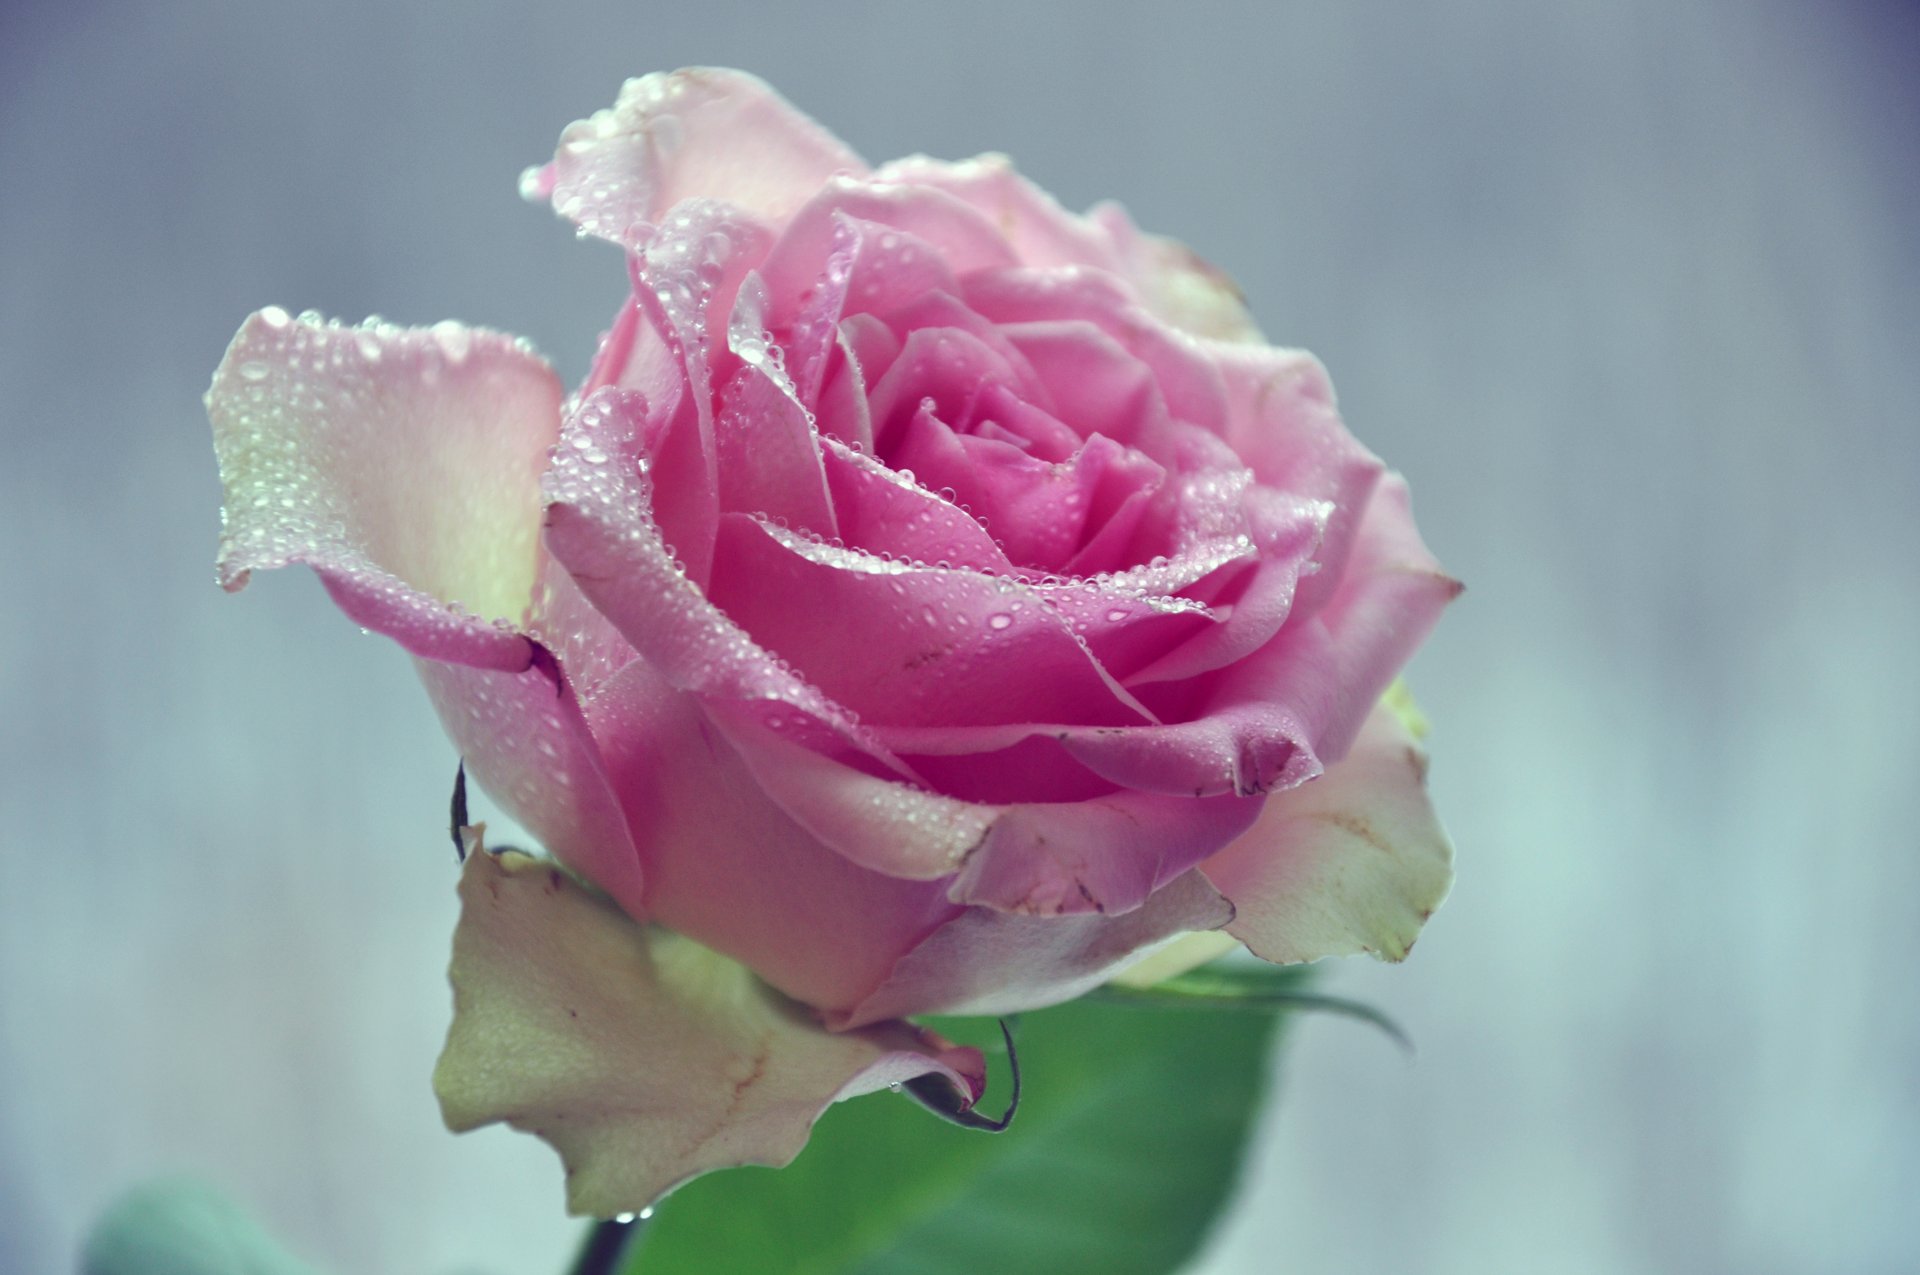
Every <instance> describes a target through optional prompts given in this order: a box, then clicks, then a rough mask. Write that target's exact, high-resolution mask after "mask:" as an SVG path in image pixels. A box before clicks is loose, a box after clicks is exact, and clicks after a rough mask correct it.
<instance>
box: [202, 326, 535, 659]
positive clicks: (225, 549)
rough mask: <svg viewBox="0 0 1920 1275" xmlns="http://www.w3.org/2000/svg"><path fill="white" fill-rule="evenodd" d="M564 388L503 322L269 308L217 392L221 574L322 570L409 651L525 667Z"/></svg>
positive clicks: (210, 409) (240, 579) (359, 616)
mask: <svg viewBox="0 0 1920 1275" xmlns="http://www.w3.org/2000/svg"><path fill="white" fill-rule="evenodd" d="M559 408H560V386H559V383H558V381H556V380H555V378H554V375H553V372H552V370H551V369H549V368H548V367H547V365H546V364H545V363H543V362H542V361H541V360H540V359H539V358H538V357H536V356H535V355H533V354H531V353H529V352H528V351H527V350H526V349H525V347H523V346H522V345H520V344H519V343H517V342H515V341H513V340H512V339H511V338H508V337H504V336H501V335H499V334H498V333H493V332H485V331H479V330H476V329H470V328H464V327H461V326H459V325H457V324H451V323H446V324H440V325H437V326H436V327H434V328H432V329H430V330H422V329H401V328H394V327H390V326H387V325H385V324H374V325H368V326H363V327H360V328H344V327H340V326H337V325H331V324H327V325H323V324H321V323H320V322H319V321H318V320H309V319H308V318H306V317H305V316H303V317H302V318H301V319H299V320H292V319H289V318H288V317H287V314H286V312H285V311H283V310H277V309H268V310H262V311H260V312H259V313H258V314H255V315H253V316H251V317H250V318H249V319H248V320H247V321H246V323H245V324H244V325H243V326H242V327H241V329H240V331H239V333H238V335H236V336H235V337H234V339H233V344H232V345H231V346H230V347H228V350H227V354H226V358H225V359H223V360H222V361H221V364H220V367H219V370H218V371H216V372H215V373H214V379H213V386H212V388H211V389H210V390H209V391H208V392H207V413H208V416H209V417H210V418H211V420H212V422H213V435H214V449H215V451H216V452H217V453H218V455H219V458H220V475H221V480H222V482H223V483H224V485H225V487H226V494H227V499H226V507H225V531H224V534H223V535H222V537H221V547H220V577H221V582H222V583H223V584H224V585H225V586H226V587H227V588H228V589H230V590H231V589H238V588H240V587H242V586H243V585H245V584H246V582H247V576H248V574H249V573H250V572H252V571H256V570H263V569H268V568H273V567H282V566H286V565H287V564H288V563H293V562H304V563H306V564H308V565H309V566H311V567H313V568H314V570H315V571H317V572H318V573H319V575H320V577H321V579H322V580H323V581H324V582H325V584H326V586H327V590H328V592H329V593H331V594H332V595H333V597H334V600H335V601H336V602H338V603H339V604H340V606H341V608H342V609H343V610H345V611H346V612H347V613H348V614H349V615H351V616H352V617H353V618H354V619H355V620H357V621H359V622H360V623H361V624H363V625H366V626H367V627H368V628H371V629H376V630H378V631H380V632H382V633H385V634H387V635H389V636H390V637H392V638H394V639H395V640H396V641H398V642H399V643H400V644H401V645H402V646H404V647H406V648H407V649H408V650H409V651H412V652H413V653H414V654H416V655H420V656H425V657H427V658H429V659H440V660H450V661H453V662H455V663H460V664H470V665H474V666H477V667H485V668H497V669H505V670H519V669H524V668H526V667H527V665H528V662H529V661H530V659H531V658H532V647H531V646H530V644H529V643H528V642H527V641H526V640H525V639H524V638H522V637H520V636H518V635H517V634H515V633H513V632H512V631H511V630H510V629H508V628H503V627H500V626H499V625H496V624H492V623H488V621H501V622H505V623H507V624H515V623H518V622H519V621H520V620H521V619H522V617H523V616H524V614H525V612H526V608H527V604H528V602H529V600H530V598H531V596H532V592H533V584H534V576H535V571H536V559H537V553H538V548H539V518H538V513H537V508H538V495H537V493H538V491H539V481H540V470H541V468H542V467H543V466H544V464H545V459H546V452H547V448H548V447H550V446H551V445H552V443H553V439H554V436H555V434H556V433H557V432H558V429H559V423H560V414H559Z"/></svg>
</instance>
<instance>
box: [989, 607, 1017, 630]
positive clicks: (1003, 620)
mask: <svg viewBox="0 0 1920 1275" xmlns="http://www.w3.org/2000/svg"><path fill="white" fill-rule="evenodd" d="M987 627H988V628H990V629H1010V628H1012V627H1013V617H1012V616H1010V615H1008V614H1007V613H1006V612H1005V611H996V612H994V613H993V614H992V615H990V616H988V617H987Z"/></svg>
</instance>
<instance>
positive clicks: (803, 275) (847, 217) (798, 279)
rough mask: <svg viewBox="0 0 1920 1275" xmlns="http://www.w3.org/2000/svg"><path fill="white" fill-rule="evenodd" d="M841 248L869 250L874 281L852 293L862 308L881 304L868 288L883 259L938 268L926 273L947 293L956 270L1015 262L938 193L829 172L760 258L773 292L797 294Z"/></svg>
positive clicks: (988, 228)
mask: <svg viewBox="0 0 1920 1275" xmlns="http://www.w3.org/2000/svg"><path fill="white" fill-rule="evenodd" d="M849 239H851V240H852V243H851V244H849ZM847 246H852V247H854V249H855V251H856V252H863V251H868V250H869V249H870V250H871V251H873V252H874V254H875V255H873V256H871V257H868V259H867V261H866V263H865V264H866V265H867V266H869V267H871V268H873V269H875V271H876V276H875V278H873V279H869V280H867V281H866V282H865V283H864V284H863V285H862V286H861V287H859V288H856V289H855V290H854V300H855V302H856V303H857V304H858V308H859V309H863V310H875V309H878V308H880V307H878V306H876V305H874V304H873V301H874V298H875V296H877V295H878V293H877V292H870V291H868V289H869V288H872V287H874V285H875V284H877V283H878V282H879V278H878V272H880V271H881V270H883V268H884V265H885V263H887V262H889V261H891V262H894V263H896V264H903V265H906V266H909V267H911V266H914V265H916V264H917V265H919V266H920V267H921V268H923V269H934V270H937V271H938V274H937V275H936V276H933V277H934V278H936V279H943V280H945V283H944V287H945V289H946V290H947V291H954V290H955V285H954V283H953V280H954V278H955V276H957V275H961V274H966V273H968V272H970V271H974V270H985V269H990V268H995V267H1006V266H1011V265H1013V264H1014V257H1013V252H1012V250H1011V249H1010V248H1008V246H1007V244H1006V242H1005V241H1004V240H1003V239H1001V237H1000V234H999V231H998V230H997V229H995V227H994V225H993V223H992V222H990V221H988V220H987V218H985V217H984V216H982V215H981V214H980V212H979V211H978V210H977V209H975V208H973V207H971V206H969V205H968V204H966V203H964V202H962V201H961V200H959V199H956V198H954V197H953V196H952V195H949V194H947V193H946V192H945V191H941V190H934V189H930V188H927V187H921V186H904V185H889V184H884V183H877V182H873V181H867V180H860V179H855V178H849V177H836V178H834V179H832V180H831V181H829V182H828V183H827V184H826V186H825V187H824V188H822V189H821V190H820V192H819V193H818V194H816V195H814V196H813V198H812V199H810V200H809V201H808V202H807V204H806V206H805V207H803V208H802V209H800V211H799V212H797V213H796V214H794V217H793V220H792V221H791V222H789V223H788V224H787V228H786V230H785V231H784V232H782V234H781V238H780V243H779V244H778V245H777V246H776V247H775V248H774V250H773V253H772V255H771V256H770V257H769V258H768V259H767V267H766V272H765V273H766V276H767V281H768V283H769V284H770V285H771V286H772V288H773V292H774V295H775V296H776V297H798V296H800V295H801V294H802V293H804V292H805V291H806V290H807V289H808V288H809V287H812V286H813V285H814V282H815V279H816V277H817V275H818V272H819V269H820V263H821V262H823V261H827V260H829V259H831V257H832V256H833V255H834V254H835V253H836V252H838V251H841V250H843V248H844V247H847ZM902 249H911V250H912V251H913V255H912V256H910V257H909V258H908V259H907V260H906V261H905V262H904V263H902V262H900V259H899V255H898V254H899V253H900V251H901V250H902ZM791 317H792V316H791V315H789V314H784V313H783V314H780V315H779V316H778V318H779V319H781V320H782V321H784V320H786V319H789V318H791Z"/></svg>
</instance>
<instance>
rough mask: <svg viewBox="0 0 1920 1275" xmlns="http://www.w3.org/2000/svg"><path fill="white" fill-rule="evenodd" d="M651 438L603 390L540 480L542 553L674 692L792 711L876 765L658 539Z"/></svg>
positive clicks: (627, 397)
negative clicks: (831, 730) (827, 727)
mask: <svg viewBox="0 0 1920 1275" xmlns="http://www.w3.org/2000/svg"><path fill="white" fill-rule="evenodd" d="M656 432H657V430H656V429H655V426H654V423H653V422H652V421H650V419H649V417H648V415H647V405H646V403H645V402H644V401H643V400H641V399H640V397H639V396H638V395H635V394H632V393H630V392H627V391H624V390H614V389H605V390H601V391H599V392H597V393H596V394H594V395H593V397H591V398H589V399H588V400H587V401H586V402H585V403H583V404H581V405H580V407H579V409H578V410H577V411H576V412H575V413H574V414H573V415H572V416H571V417H569V418H568V421H567V425H566V429H565V431H564V432H563V435H562V439H561V444H560V446H558V447H556V448H555V449H554V461H553V466H552V468H551V469H550V470H549V471H548V473H547V475H546V479H545V483H544V487H545V492H546V498H547V501H548V505H547V513H546V519H547V532H546V540H547V547H548V549H549V550H550V551H551V552H552V553H553V555H554V557H555V558H556V559H558V560H559V561H560V562H561V564H562V565H564V566H565V567H566V568H567V570H568V572H569V573H571V575H572V577H573V579H574V581H575V582H576V583H577V584H578V585H579V587H580V591H581V593H582V594H584V595H585V596H586V598H587V599H588V600H589V601H590V602H592V604H593V605H594V607H595V609H597V610H598V611H599V612H600V613H601V614H602V615H604V616H605V617H606V618H607V619H608V621H610V622H611V623H612V624H613V626H614V627H615V628H617V629H618V630H619V631H620V632H621V633H622V634H623V635H624V636H625V637H626V639H627V640H628V641H629V642H631V643H632V644H633V646H634V649H635V650H636V651H638V652H639V653H640V654H641V655H643V656H644V657H646V659H647V661H648V662H649V664H650V666H651V667H653V668H655V669H657V670H658V671H659V673H660V675H661V676H663V677H664V678H666V679H667V680H668V681H669V682H671V683H672V684H674V685H675V686H677V687H678V688H680V689H681V690H685V691H692V692H697V693H701V694H708V695H714V696H717V697H720V698H723V699H743V700H753V699H766V700H774V701H778V702H780V703H783V704H787V705H790V706H791V707H793V708H795V709H798V710H799V711H801V712H804V713H808V714H811V715H812V716H814V717H816V718H818V719H819V720H821V721H823V722H828V723H832V724H833V725H834V727H835V729H836V730H838V731H839V732H840V733H841V734H842V735H844V736H845V737H846V738H847V739H849V740H857V741H860V744H861V746H862V747H863V748H867V749H870V750H871V751H872V752H873V753H874V755H875V756H878V757H881V758H883V759H884V758H885V757H886V756H887V754H886V753H885V750H884V748H882V747H881V746H879V745H878V744H876V743H873V742H872V741H871V737H870V735H869V734H868V733H867V732H864V731H862V730H861V729H860V728H859V726H858V725H857V723H855V722H854V721H853V720H852V719H851V718H850V717H849V716H848V714H847V713H846V711H845V710H844V709H843V708H841V706H840V705H839V704H837V703H835V702H834V701H832V700H830V699H829V698H827V697H826V696H825V695H823V694H822V693H821V692H820V691H819V689H818V688H816V687H814V686H813V685H811V684H809V683H808V682H806V681H805V680H804V679H803V678H802V677H801V676H800V675H799V674H797V673H795V672H794V671H793V670H792V669H791V668H790V667H788V666H787V665H786V664H784V663H783V662H782V661H781V660H780V659H779V658H778V657H776V656H775V655H774V654H773V653H772V652H770V651H768V650H767V649H765V648H764V647H762V646H760V645H759V644H757V643H756V642H755V641H754V640H753V639H752V638H751V637H750V636H749V635H748V634H747V633H746V632H745V631H744V630H743V629H742V628H741V627H740V626H739V624H737V623H736V622H735V621H734V620H733V619H732V618H731V617H730V616H728V614H727V613H726V612H724V611H723V610H721V609H720V608H719V607H718V606H716V605H715V603H714V602H713V601H712V600H711V599H710V598H709V596H708V594H707V592H706V591H704V590H702V589H701V587H700V586H699V585H698V584H697V583H695V582H694V580H693V579H692V578H691V577H690V576H689V574H688V572H687V570H686V568H685V567H684V566H683V565H682V564H681V562H680V561H679V560H678V559H677V558H676V557H675V554H674V551H673V550H672V549H670V548H669V547H668V545H667V544H666V542H665V541H664V540H663V539H662V538H661V534H660V528H659V526H658V525H657V524H656V523H655V521H654V519H653V517H652V513H651V511H652V508H653V504H654V494H655V492H656V490H657V487H656V485H655V483H654V481H653V477H652V472H651V471H652V468H653V466H652V458H651V457H650V456H649V455H648V454H647V453H646V450H645V440H646V439H647V438H648V437H650V436H652V435H654V434H655V433H656ZM732 516H733V517H737V516H738V515H732Z"/></svg>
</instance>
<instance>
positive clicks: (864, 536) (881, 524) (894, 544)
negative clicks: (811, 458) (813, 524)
mask: <svg viewBox="0 0 1920 1275" xmlns="http://www.w3.org/2000/svg"><path fill="white" fill-rule="evenodd" d="M821 451H822V457H823V460H824V461H825V467H826V472H827V487H828V490H829V491H831V492H832V494H833V504H834V516H835V518H836V519H837V521H838V523H839V527H840V539H841V541H842V542H843V543H844V544H845V545H846V546H847V547H848V548H849V549H859V550H864V551H865V552H867V553H870V554H874V555H876V556H877V555H880V554H883V553H884V554H892V555H893V556H894V557H895V558H900V559H904V560H907V561H911V562H939V561H946V562H950V563H952V564H953V565H954V566H956V567H968V568H972V569H973V570H976V571H992V572H1011V571H1012V570H1013V564H1012V563H1010V562H1008V561H1007V556H1006V554H1005V553H1004V552H1002V551H1001V549H1000V546H999V545H997V544H995V543H994V541H993V537H991V536H989V535H988V534H987V533H986V531H985V530H983V529H982V528H981V526H980V524H979V523H978V522H976V521H975V520H974V519H973V518H972V517H971V516H970V515H969V514H967V513H966V512H965V511H964V510H961V509H959V508H956V507H955V506H954V504H953V503H952V502H951V501H948V500H946V499H943V498H942V497H940V496H938V495H935V494H934V493H933V492H930V491H928V490H927V489H926V488H925V487H924V486H922V485H921V484H920V483H919V482H918V481H916V480H915V479H913V478H909V477H908V476H906V475H905V474H903V473H901V472H900V471H899V470H897V469H893V468H890V467H889V466H887V465H884V464H882V463H881V462H879V461H877V460H875V459H874V458H873V457H872V456H870V455H867V454H866V453H864V452H856V451H854V450H853V449H852V448H850V447H847V446H845V445H844V444H842V443H840V442H839V441H838V440H835V439H825V440H823V446H822V448H821Z"/></svg>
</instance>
